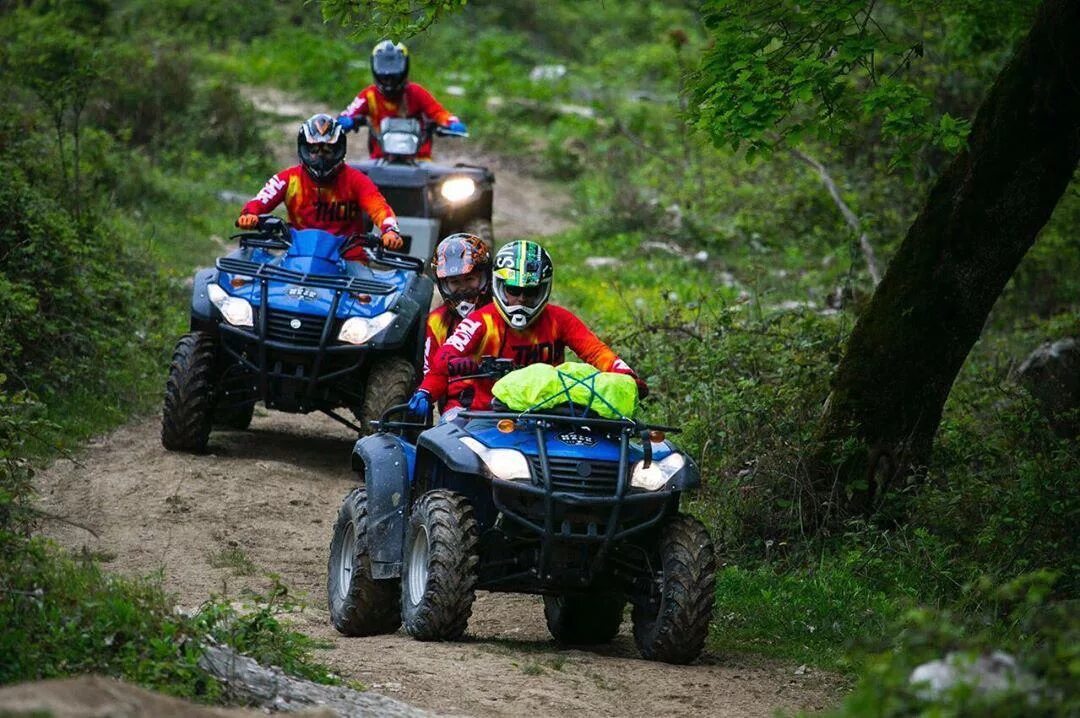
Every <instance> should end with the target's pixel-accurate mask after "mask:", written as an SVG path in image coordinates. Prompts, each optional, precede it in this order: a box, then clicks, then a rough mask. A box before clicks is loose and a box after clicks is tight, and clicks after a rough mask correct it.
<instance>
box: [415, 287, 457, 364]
mask: <svg viewBox="0 0 1080 718" xmlns="http://www.w3.org/2000/svg"><path fill="white" fill-rule="evenodd" d="M460 321H461V315H460V314H458V313H457V312H456V311H454V310H453V309H451V308H450V305H449V304H440V305H439V306H438V307H435V309H433V310H431V313H430V314H428V318H427V335H426V338H425V339H424V374H427V373H428V369H430V368H431V362H432V360H433V359H435V354H436V353H437V352H438V351H439V348H440V347H442V345H443V344H444V343H445V342H446V338H447V337H448V336H450V335H451V334H452V333H453V331H454V329H456V328H457V325H458V323H459V322H460Z"/></svg>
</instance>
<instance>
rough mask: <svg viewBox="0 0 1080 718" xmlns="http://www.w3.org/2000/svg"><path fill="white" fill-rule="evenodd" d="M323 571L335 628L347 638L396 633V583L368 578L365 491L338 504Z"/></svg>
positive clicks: (398, 610) (398, 615) (357, 491)
mask: <svg viewBox="0 0 1080 718" xmlns="http://www.w3.org/2000/svg"><path fill="white" fill-rule="evenodd" d="M326 568H327V579H326V594H327V599H328V602H329V604H330V622H331V623H333V624H334V628H336V629H337V630H338V631H339V632H341V633H343V634H345V635H346V636H374V635H376V634H379V633H393V632H394V631H396V630H397V629H398V626H400V625H401V607H400V604H399V603H398V601H399V597H400V588H399V586H398V583H399V581H398V579H388V580H375V579H373V578H371V557H370V555H369V553H368V538H367V491H365V490H364V489H353V490H352V491H351V492H350V493H349V495H348V496H346V497H345V501H344V502H343V503H342V504H341V509H340V510H339V511H338V518H337V522H336V523H335V524H334V537H333V538H332V539H331V540H330V560H329V562H328V563H327V567H326Z"/></svg>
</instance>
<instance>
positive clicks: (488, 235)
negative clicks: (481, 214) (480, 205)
mask: <svg viewBox="0 0 1080 718" xmlns="http://www.w3.org/2000/svg"><path fill="white" fill-rule="evenodd" d="M461 231H463V232H466V233H467V234H475V235H476V236H477V237H479V238H480V239H482V240H484V244H486V245H487V248H488V251H489V252H494V251H495V229H494V227H492V226H491V220H490V219H470V220H469V221H468V222H466V223H465V226H464V227H462V228H461Z"/></svg>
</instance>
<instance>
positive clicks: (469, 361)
mask: <svg viewBox="0 0 1080 718" xmlns="http://www.w3.org/2000/svg"><path fill="white" fill-rule="evenodd" d="M479 371H480V365H479V364H478V363H477V362H476V360H475V359H473V358H472V357H455V358H454V359H450V360H449V361H447V362H446V373H447V374H449V375H450V376H466V375H468V374H476V373H478V372H479Z"/></svg>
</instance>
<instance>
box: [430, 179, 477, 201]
mask: <svg viewBox="0 0 1080 718" xmlns="http://www.w3.org/2000/svg"><path fill="white" fill-rule="evenodd" d="M474 192H476V182H474V181H473V179H472V178H471V177H451V178H450V179H448V180H446V181H445V182H443V183H442V187H440V188H439V194H441V195H442V196H443V199H445V200H446V201H447V202H463V201H464V200H467V199H468V198H469V197H472V196H473V193H474Z"/></svg>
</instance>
